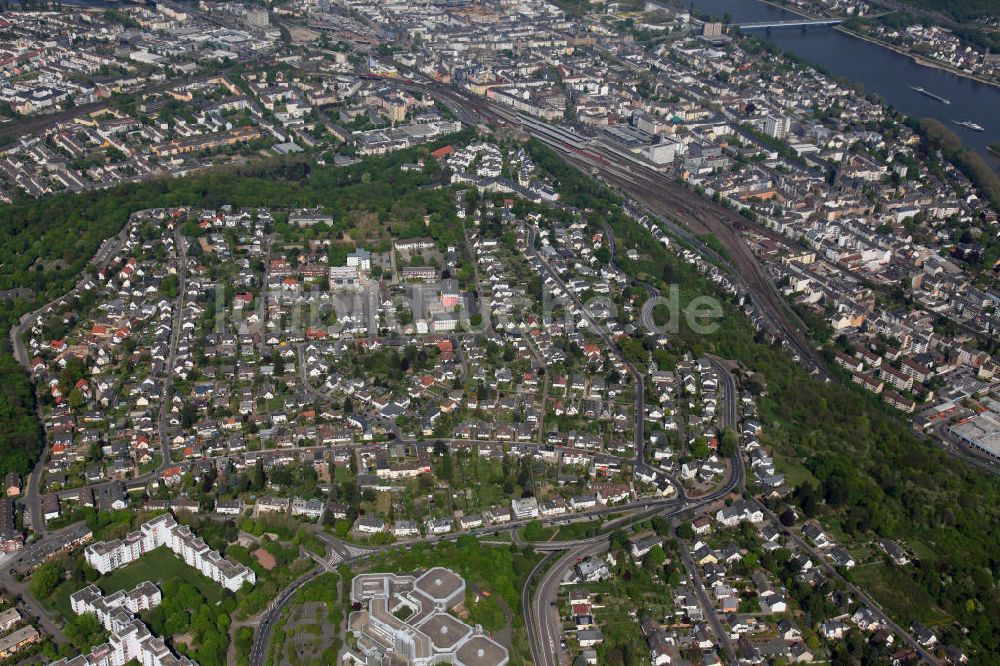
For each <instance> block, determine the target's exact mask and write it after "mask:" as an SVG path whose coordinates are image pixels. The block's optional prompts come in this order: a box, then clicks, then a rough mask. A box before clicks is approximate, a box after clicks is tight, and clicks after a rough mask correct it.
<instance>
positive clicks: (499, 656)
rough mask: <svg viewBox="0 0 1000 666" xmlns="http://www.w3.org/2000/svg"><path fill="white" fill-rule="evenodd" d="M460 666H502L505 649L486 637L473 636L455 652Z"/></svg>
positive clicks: (505, 657) (506, 657)
mask: <svg viewBox="0 0 1000 666" xmlns="http://www.w3.org/2000/svg"><path fill="white" fill-rule="evenodd" d="M455 656H456V657H457V658H458V663H459V664H461V665H462V666H503V665H504V664H506V663H507V659H508V656H507V649H506V648H504V647H503V646H501V645H500V644H499V643H496V642H495V641H493V640H491V639H489V638H487V637H486V636H473V637H472V638H470V639H469V640H467V641H465V643H463V644H462V646H461V647H460V648H458V650H457V651H456V652H455Z"/></svg>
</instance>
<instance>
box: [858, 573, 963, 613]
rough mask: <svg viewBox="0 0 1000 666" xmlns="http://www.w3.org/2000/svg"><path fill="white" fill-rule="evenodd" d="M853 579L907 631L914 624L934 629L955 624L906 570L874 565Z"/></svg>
mask: <svg viewBox="0 0 1000 666" xmlns="http://www.w3.org/2000/svg"><path fill="white" fill-rule="evenodd" d="M850 577H851V580H852V581H854V582H855V583H856V584H857V585H858V586H860V587H861V588H862V589H863V590H865V591H867V592H868V593H869V594H871V595H872V597H874V598H875V600H876V601H878V602H879V604H880V605H881V606H882V607H883V608H884V609H885V610H886V611H887V612H888V613H889V615H890V616H892V618H893V619H895V620H896V621H897V622H899V623H900V624H901V625H903V626H904V627H905V626H907V625H909V624H910V623H911V622H914V621H917V622H922V623H924V624H926V625H928V626H932V627H933V626H936V625H942V624H945V623H947V622H950V621H951V617H950V616H949V615H948V614H947V613H945V612H944V611H943V610H942V609H941V608H939V607H938V606H937V604H935V603H934V600H933V599H932V598H931V596H930V595H929V594H927V591H926V590H924V589H923V588H921V587H920V586H919V585H917V583H915V582H914V581H913V579H912V578H911V577H910V575H909V573H908V572H907V571H906V570H905V569H901V568H899V567H896V566H893V565H887V564H873V565H869V566H863V567H858V568H857V569H855V570H854V571H852V572H851V576H850Z"/></svg>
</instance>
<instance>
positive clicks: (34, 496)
mask: <svg viewBox="0 0 1000 666" xmlns="http://www.w3.org/2000/svg"><path fill="white" fill-rule="evenodd" d="M128 229H129V225H128V224H126V225H125V226H124V227H122V230H121V231H119V232H118V233H117V234H115V235H114V236H111V237H110V238H107V239H105V241H104V242H103V243H101V246H100V247H99V248H98V249H97V252H96V253H95V254H94V256H93V258H92V259H91V261H90V263H92V264H93V265H94V266H102V265H103V264H104V263H105V262H106V261H108V260H109V259H111V258H112V257H114V255H115V254H116V253H118V252H120V251H121V249H122V247H123V246H124V245H125V239H126V238H127V237H128ZM88 282H90V278H89V277H87V276H82V277H81V278H80V279H79V280H78V281H77V283H76V284H75V285H74V286H73V288H72V289H71V290H70V291H69V292H67V293H65V294H63V295H62V296H60V297H58V298H54V299H53V300H51V301H49V302H48V303H46V304H45V305H43V306H41V307H39V308H38V309H36V310H33V311H31V312H28V313H25V314H23V315H21V318H20V319H19V320H18V323H17V325H16V326H14V327H12V328H11V329H10V345H11V352H12V353H13V355H14V358H15V359H16V360H17V362H18V363H20V364H21V366H22V367H23V368H24V369H25V371H26V372H27V373H28V374H29V376H30V375H31V360H30V359H29V358H28V350H27V349H26V348H25V346H24V338H25V336H26V335H27V333H28V330H29V329H30V328H31V327H33V326H35V325H36V323H37V322H38V320H39V318H40V317H43V316H45V315H47V314H48V313H49V312H51V311H52V310H53V309H54V308H55V307H56V306H57V305H59V304H60V303H67V302H69V301H70V300H72V299H73V298H75V297H76V296H77V295H78V294H80V293H81V292H82V291H84V290H85V289H86V285H87V283H88ZM35 412H36V416H37V417H38V423H39V424H40V431H41V437H42V450H41V453H39V455H38V462H37V463H35V466H34V468H33V469H32V470H31V474H29V475H28V481H27V483H26V484H25V490H24V505H25V508H26V509H27V514H28V520H29V521H30V523H31V529H32V530H33V531H34V532H36V533H38V534H45V533H46V531H47V530H48V527H47V526H46V524H45V518H44V516H43V515H42V489H41V486H42V474H43V472H44V471H45V465H46V463H47V462H48V457H49V441H48V437H47V436H46V434H45V426H44V423H45V419H44V418H43V416H42V412H41V405H40V404H39V403H38V402H37V401H36V404H35Z"/></svg>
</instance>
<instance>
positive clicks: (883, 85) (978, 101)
mask: <svg viewBox="0 0 1000 666" xmlns="http://www.w3.org/2000/svg"><path fill="white" fill-rule="evenodd" d="M688 2H690V5H691V6H692V7H694V9H695V10H696V11H697V12H699V13H703V14H709V15H711V16H715V17H719V18H721V17H722V16H724V15H725V14H729V15H730V16H731V17H732V20H733V22H736V23H739V22H749V21H772V20H773V21H781V20H790V19H794V18H801V17H800V16H798V15H797V14H794V13H791V12H787V11H785V10H784V9H781V8H779V7H775V6H773V5H769V4H766V3H763V2H757V0H685V2H684V4H685V6H686V5H687V4H688ZM750 34H753V35H756V36H758V37H760V38H762V39H767V40H768V41H771V42H773V43H774V44H776V45H778V46H780V47H781V48H782V49H784V50H785V51H788V52H790V53H795V54H796V55H798V56H800V57H802V58H804V59H805V60H807V61H809V62H811V63H814V64H816V65H821V66H823V67H824V68H825V69H826V70H827V71H829V72H830V73H832V74H833V75H835V76H839V77H842V78H844V79H847V80H850V81H855V82H858V83H861V84H863V85H864V87H865V91H866V92H870V93H876V94H878V95H879V96H880V97H881V98H882V99H883V100H885V101H886V103H888V104H890V105H892V106H893V107H894V108H896V109H898V110H899V111H901V112H903V113H905V114H907V115H910V116H914V117H917V118H926V117H931V118H936V119H938V120H940V121H942V122H944V123H945V124H947V125H948V128H949V129H951V130H952V131H953V132H955V134H957V135H958V136H959V137H960V138H961V139H962V143H964V144H965V145H966V146H968V147H970V148H973V149H974V150H976V152H978V153H981V154H982V155H984V156H986V159H987V161H988V162H989V163H990V165H991V166H992V167H993V169H994V170H997V169H998V168H1000V160H998V159H997V157H996V156H994V155H991V154H990V153H988V152H987V150H986V145H987V144H988V143H989V142H990V141H998V140H1000V88H998V87H996V86H991V85H988V84H985V83H980V82H978V81H975V80H973V79H970V78H967V77H964V76H958V75H956V74H952V73H951V72H948V71H945V70H942V69H937V68H935V67H926V66H924V65H920V64H917V63H916V62H914V61H913V59H912V58H910V57H908V56H906V55H903V54H901V53H897V52H895V51H893V50H891V49H887V48H884V47H882V46H879V45H878V44H872V43H871V42H867V41H865V40H863V39H858V38H857V37H853V36H851V35H847V34H844V33H843V32H840V31H838V30H835V29H833V28H829V27H825V28H817V27H813V28H808V29H807V30H805V31H803V30H802V29H801V28H775V29H772V30H770V31H766V30H753V31H751V32H750ZM910 86H914V87H920V88H924V89H925V90H928V91H930V92H933V93H934V94H936V95H940V96H941V97H944V98H946V99H948V100H950V101H951V104H944V103H942V102H939V101H937V100H935V99H933V98H931V97H928V96H927V95H923V94H921V93H918V92H916V91H915V90H913V89H912V88H911V87H910ZM956 120H971V121H973V122H975V123H978V124H979V125H981V126H982V127H983V128H985V131H984V132H977V131H975V130H971V129H967V128H965V127H962V126H960V125H957V124H955V122H954V121H956Z"/></svg>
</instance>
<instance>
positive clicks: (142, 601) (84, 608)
mask: <svg viewBox="0 0 1000 666" xmlns="http://www.w3.org/2000/svg"><path fill="white" fill-rule="evenodd" d="M161 601H162V595H161V593H160V588H158V587H156V585H154V584H153V583H151V582H149V581H146V582H143V583H139V584H138V585H136V587H135V589H134V590H132V591H130V592H125V591H124V590H119V591H118V592H114V593H112V594H110V595H108V596H106V597H105V596H104V595H103V593H102V592H101V590H100V588H98V587H97V586H96V585H88V586H87V587H85V588H83V589H82V590H79V591H77V592H74V593H73V594H72V595H71V596H70V604H71V605H72V607H73V612H74V613H76V614H77V615H82V614H84V613H93V614H94V615H96V616H97V619H98V620H99V621H100V622H101V625H103V626H104V628H105V629H106V630H107V631H108V633H109V634H110V636H109V638H108V642H107V643H104V644H102V645H98V646H96V647H95V648H93V649H92V650H91V651H90V653H89V654H82V655H79V656H77V657H73V658H72V659H60V660H59V661H56V662H54V663H53V664H52V666H124V664H126V663H128V662H130V661H133V660H134V661H136V662H138V663H139V664H141V665H142V666H196V663H195V662H194V661H192V660H191V659H189V658H187V657H178V656H177V655H175V654H174V653H173V652H171V651H170V648H168V647H167V646H166V645H165V644H164V642H163V639H162V638H159V637H157V636H154V635H153V634H151V633H150V631H149V628H148V627H147V626H146V625H145V624H143V623H142V621H141V620H139V619H138V618H137V617H136V614H138V613H140V612H142V611H145V610H149V609H150V608H155V607H156V606H158V605H159V604H160V602H161Z"/></svg>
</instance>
